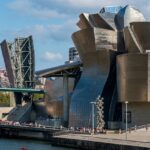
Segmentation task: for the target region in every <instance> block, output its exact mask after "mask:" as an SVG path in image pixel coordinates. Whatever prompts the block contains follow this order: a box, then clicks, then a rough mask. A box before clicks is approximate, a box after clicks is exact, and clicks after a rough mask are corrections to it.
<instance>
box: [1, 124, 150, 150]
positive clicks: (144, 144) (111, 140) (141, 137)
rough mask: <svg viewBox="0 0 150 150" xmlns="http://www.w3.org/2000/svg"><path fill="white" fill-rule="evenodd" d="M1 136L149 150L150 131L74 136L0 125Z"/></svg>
mask: <svg viewBox="0 0 150 150" xmlns="http://www.w3.org/2000/svg"><path fill="white" fill-rule="evenodd" d="M0 136H1V137H2V138H3V137H5V138H12V139H13V138H23V139H36V140H42V141H48V142H49V143H51V144H52V145H54V146H59V147H69V148H75V149H85V150H149V149H150V131H148V130H145V129H143V130H137V131H132V132H130V133H129V132H128V134H127V140H126V139H125V137H126V135H125V133H122V134H119V133H118V134H116V133H114V132H107V134H95V135H90V134H73V133H71V132H70V131H69V130H66V129H56V128H50V127H29V126H12V125H0Z"/></svg>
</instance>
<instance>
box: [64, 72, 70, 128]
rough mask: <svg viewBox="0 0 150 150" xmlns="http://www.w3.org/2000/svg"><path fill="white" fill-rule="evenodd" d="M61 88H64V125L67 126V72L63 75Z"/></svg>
mask: <svg viewBox="0 0 150 150" xmlns="http://www.w3.org/2000/svg"><path fill="white" fill-rule="evenodd" d="M63 90H64V100H63V119H64V127H68V122H69V90H68V76H67V74H64V76H63Z"/></svg>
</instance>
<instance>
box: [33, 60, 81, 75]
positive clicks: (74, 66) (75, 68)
mask: <svg viewBox="0 0 150 150" xmlns="http://www.w3.org/2000/svg"><path fill="white" fill-rule="evenodd" d="M80 66H82V63H81V62H80V61H78V62H72V63H68V64H64V65H60V66H57V67H53V68H48V69H44V70H40V71H36V72H35V74H36V75H37V76H40V77H62V76H63V75H64V74H67V75H68V76H70V77H74V76H76V75H77V73H78V72H79V70H80Z"/></svg>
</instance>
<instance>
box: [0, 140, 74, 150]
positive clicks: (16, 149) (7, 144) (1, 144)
mask: <svg viewBox="0 0 150 150" xmlns="http://www.w3.org/2000/svg"><path fill="white" fill-rule="evenodd" d="M22 148H26V149H27V150H74V149H71V148H61V147H54V146H51V145H50V143H48V142H42V141H35V140H18V139H3V138H0V150H21V149H22Z"/></svg>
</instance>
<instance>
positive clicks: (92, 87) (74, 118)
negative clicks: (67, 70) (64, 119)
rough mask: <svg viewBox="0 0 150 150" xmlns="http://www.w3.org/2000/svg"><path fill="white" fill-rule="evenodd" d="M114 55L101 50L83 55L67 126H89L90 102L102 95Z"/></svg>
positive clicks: (111, 52)
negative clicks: (79, 76) (81, 70)
mask: <svg viewBox="0 0 150 150" xmlns="http://www.w3.org/2000/svg"><path fill="white" fill-rule="evenodd" d="M114 54H115V52H113V51H109V50H101V51H97V52H89V53H87V54H85V55H84V62H83V72H82V75H81V78H80V80H79V82H78V84H77V86H76V88H75V90H74V92H73V95H72V98H71V104H70V114H69V115H70V116H69V126H74V127H75V126H76V127H89V126H90V125H91V104H90V102H91V101H95V100H96V98H97V96H98V95H99V94H100V95H101V94H102V92H103V89H104V86H105V84H106V81H107V78H108V75H109V71H110V65H111V61H112V60H113V58H114ZM107 110H108V109H107ZM107 110H106V111H107ZM107 113H108V112H107Z"/></svg>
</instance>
